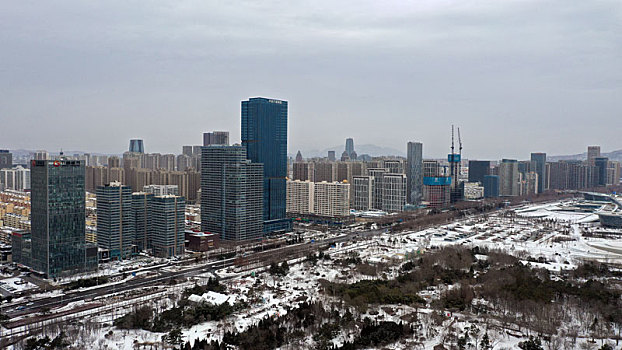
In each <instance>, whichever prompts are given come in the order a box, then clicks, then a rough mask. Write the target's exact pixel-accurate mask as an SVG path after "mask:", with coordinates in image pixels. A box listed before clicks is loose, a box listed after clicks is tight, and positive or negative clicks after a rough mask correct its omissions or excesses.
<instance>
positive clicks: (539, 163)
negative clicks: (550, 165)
mask: <svg viewBox="0 0 622 350" xmlns="http://www.w3.org/2000/svg"><path fill="white" fill-rule="evenodd" d="M531 171H533V172H535V173H536V174H538V193H542V192H544V191H545V190H546V183H547V180H546V153H532V154H531Z"/></svg>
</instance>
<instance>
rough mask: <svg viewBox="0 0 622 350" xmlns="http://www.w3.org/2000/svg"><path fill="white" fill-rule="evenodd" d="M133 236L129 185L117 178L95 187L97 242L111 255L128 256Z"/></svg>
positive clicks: (113, 256)
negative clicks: (115, 180)
mask: <svg viewBox="0 0 622 350" xmlns="http://www.w3.org/2000/svg"><path fill="white" fill-rule="evenodd" d="M135 239H136V235H135V228H134V215H133V211H132V189H131V188H130V187H129V186H123V185H122V184H121V183H120V182H112V183H110V184H107V185H104V186H99V187H98V188H97V245H98V246H99V247H100V248H103V249H107V250H108V251H109V254H110V257H111V258H112V259H119V260H123V259H129V258H130V257H131V255H132V246H133V245H134V241H135Z"/></svg>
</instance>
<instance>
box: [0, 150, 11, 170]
mask: <svg viewBox="0 0 622 350" xmlns="http://www.w3.org/2000/svg"><path fill="white" fill-rule="evenodd" d="M11 167H13V154H12V153H11V152H9V150H6V149H0V169H6V168H11Z"/></svg>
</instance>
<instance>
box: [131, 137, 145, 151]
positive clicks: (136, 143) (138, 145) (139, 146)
mask: <svg viewBox="0 0 622 350" xmlns="http://www.w3.org/2000/svg"><path fill="white" fill-rule="evenodd" d="M128 151H129V152H132V153H145V146H144V144H143V140H139V139H133V140H130V148H129V150H128Z"/></svg>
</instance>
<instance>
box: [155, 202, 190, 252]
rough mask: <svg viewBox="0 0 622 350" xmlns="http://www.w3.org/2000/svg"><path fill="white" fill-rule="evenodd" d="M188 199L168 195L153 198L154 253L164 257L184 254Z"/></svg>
mask: <svg viewBox="0 0 622 350" xmlns="http://www.w3.org/2000/svg"><path fill="white" fill-rule="evenodd" d="M185 212H186V199H185V198H184V197H179V196H174V195H167V196H154V197H153V199H152V200H151V225H150V228H151V229H150V236H151V245H152V249H153V255H155V256H158V257H163V258H170V257H173V256H180V255H183V254H184V238H185V237H184V235H185V231H186V218H185Z"/></svg>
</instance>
